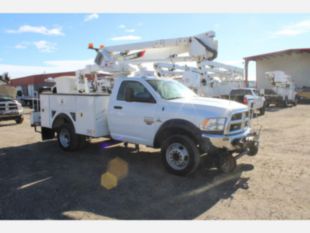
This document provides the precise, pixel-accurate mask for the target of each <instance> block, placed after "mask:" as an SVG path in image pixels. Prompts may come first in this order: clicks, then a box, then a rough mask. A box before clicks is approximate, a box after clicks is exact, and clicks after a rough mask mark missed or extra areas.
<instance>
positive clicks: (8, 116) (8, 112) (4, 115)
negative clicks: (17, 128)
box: [0, 95, 24, 124]
mask: <svg viewBox="0 0 310 233" xmlns="http://www.w3.org/2000/svg"><path fill="white" fill-rule="evenodd" d="M7 120H15V121H16V123H17V124H21V123H22V122H23V120H24V117H23V108H22V106H21V104H20V103H19V102H18V101H17V100H14V99H13V98H12V97H10V96H1V95H0V121H7Z"/></svg>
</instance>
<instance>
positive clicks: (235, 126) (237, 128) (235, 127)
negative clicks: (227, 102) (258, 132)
mask: <svg viewBox="0 0 310 233" xmlns="http://www.w3.org/2000/svg"><path fill="white" fill-rule="evenodd" d="M240 129H241V123H238V124H232V125H230V131H236V130H240Z"/></svg>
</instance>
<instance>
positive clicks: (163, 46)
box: [76, 31, 243, 96]
mask: <svg viewBox="0 0 310 233" xmlns="http://www.w3.org/2000/svg"><path fill="white" fill-rule="evenodd" d="M214 37H215V33H214V32H213V31H209V32H206V33H202V34H199V35H195V36H189V37H180V38H173V39H161V40H154V41H148V42H139V43H132V44H124V45H117V46H109V47H103V46H102V47H101V48H94V47H93V45H90V46H89V48H90V49H94V50H95V51H96V52H97V56H96V59H95V64H94V65H89V66H87V67H86V68H85V69H83V70H79V71H77V72H76V78H77V89H78V91H79V92H89V89H88V87H87V81H86V78H85V74H93V75H94V76H95V84H96V85H97V86H100V85H101V84H100V82H98V81H97V78H96V73H97V72H98V71H104V72H107V73H109V74H110V75H112V76H113V77H118V76H135V75H139V74H140V75H149V74H152V75H154V71H150V70H147V69H146V68H145V67H143V66H142V64H145V63H153V65H154V70H155V72H156V74H157V75H158V76H163V77H167V76H168V77H174V78H178V77H179V76H182V77H183V81H184V84H186V85H187V86H189V87H190V88H192V89H194V90H195V91H196V92H197V93H199V94H201V95H203V96H221V95H224V94H227V92H228V90H226V89H227V88H226V87H224V86H225V85H226V86H227V87H232V85H234V84H235V83H237V82H236V80H237V81H239V82H238V86H234V87H235V88H236V87H239V86H240V82H242V81H241V80H240V77H242V76H243V70H242V69H240V68H238V67H234V66H229V65H225V64H221V63H218V62H214V61H212V60H214V59H215V58H216V57H217V48H218V42H217V41H216V40H215V39H214ZM182 62H188V63H191V64H193V65H191V66H186V65H181V64H180V63H182ZM176 63H178V64H176ZM214 87H216V88H214ZM95 89H96V88H95ZM97 89H98V88H97ZM220 89H221V90H220ZM223 90H225V91H223Z"/></svg>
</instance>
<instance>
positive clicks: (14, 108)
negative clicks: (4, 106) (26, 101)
mask: <svg viewBox="0 0 310 233" xmlns="http://www.w3.org/2000/svg"><path fill="white" fill-rule="evenodd" d="M9 110H17V104H9Z"/></svg>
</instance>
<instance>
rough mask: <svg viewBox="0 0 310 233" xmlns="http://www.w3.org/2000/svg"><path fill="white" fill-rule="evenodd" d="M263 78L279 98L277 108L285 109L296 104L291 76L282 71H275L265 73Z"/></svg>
mask: <svg viewBox="0 0 310 233" xmlns="http://www.w3.org/2000/svg"><path fill="white" fill-rule="evenodd" d="M265 78H266V79H267V80H268V81H269V82H270V84H271V86H272V90H273V91H274V92H275V93H277V94H278V95H279V96H281V100H280V101H277V105H278V106H282V107H287V106H288V105H293V106H295V105H296V104H297V99H298V98H297V96H296V94H297V92H296V87H295V83H294V82H293V80H292V78H291V76H289V75H287V74H286V73H285V72H283V71H280V70H276V71H269V72H266V73H265Z"/></svg>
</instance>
